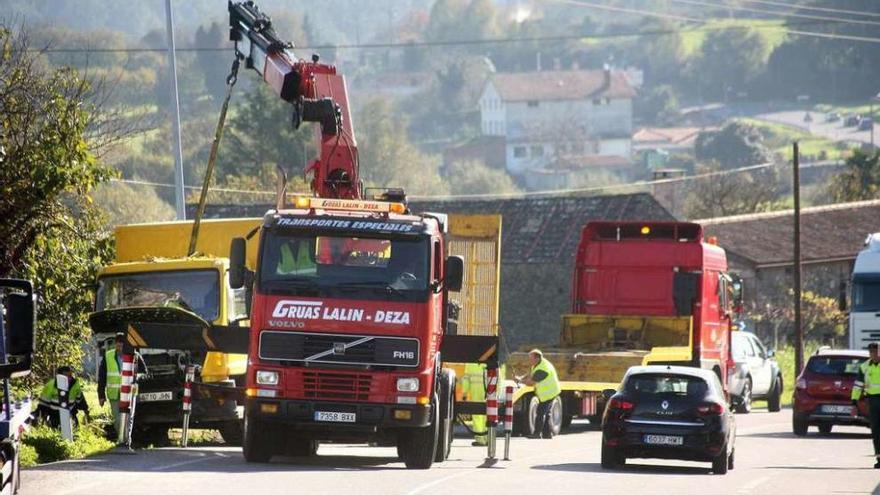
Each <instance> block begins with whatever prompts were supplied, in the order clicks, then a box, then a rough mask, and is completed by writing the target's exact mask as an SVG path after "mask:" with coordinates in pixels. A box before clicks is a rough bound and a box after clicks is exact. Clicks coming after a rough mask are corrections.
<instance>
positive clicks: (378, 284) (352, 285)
mask: <svg viewBox="0 0 880 495" xmlns="http://www.w3.org/2000/svg"><path fill="white" fill-rule="evenodd" d="M337 287H339V288H341V289H385V292H388V293H389V294H394V295H397V296H401V297H403V295H404V294H403V292H401V291H400V289H398V288H396V287H394V286H392V285H391V284H389V283H388V282H386V281H384V280H366V281H362V282H342V283H341V284H338V285H337Z"/></svg>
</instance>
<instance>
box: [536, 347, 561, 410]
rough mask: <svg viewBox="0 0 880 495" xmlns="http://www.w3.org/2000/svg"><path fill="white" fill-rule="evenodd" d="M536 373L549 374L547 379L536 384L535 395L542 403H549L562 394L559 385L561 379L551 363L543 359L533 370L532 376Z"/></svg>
mask: <svg viewBox="0 0 880 495" xmlns="http://www.w3.org/2000/svg"><path fill="white" fill-rule="evenodd" d="M536 371H543V372H545V373H547V377H546V378H544V379H543V380H541V381H540V382H537V383H535V395H537V396H538V400H539V401H541V402H547V401H548V400H552V399H553V398H554V397H556V396H557V395H559V394H560V393H562V387H561V386H560V385H559V377H558V376H557V375H556V368H554V367H553V364H552V363H550V361H547V360H546V359H544V358H541V362H539V363H538V364H536V365H535V366H534V367H533V368H532V376H535V372H536Z"/></svg>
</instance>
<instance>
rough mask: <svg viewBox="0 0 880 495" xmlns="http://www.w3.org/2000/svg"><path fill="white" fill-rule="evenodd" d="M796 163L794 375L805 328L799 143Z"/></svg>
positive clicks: (799, 364) (798, 366)
mask: <svg viewBox="0 0 880 495" xmlns="http://www.w3.org/2000/svg"><path fill="white" fill-rule="evenodd" d="M792 150H793V153H792V162H793V163H794V170H793V178H794V185H793V189H794V267H793V269H794V332H795V334H794V368H795V369H794V375H795V376H798V375H800V373H801V370H802V369H803V367H804V327H803V319H802V315H801V172H800V157H799V152H798V143H797V141H795V142H794V143H792Z"/></svg>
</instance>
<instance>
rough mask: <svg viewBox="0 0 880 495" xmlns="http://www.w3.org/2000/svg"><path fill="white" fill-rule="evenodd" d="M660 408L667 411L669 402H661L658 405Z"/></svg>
mask: <svg viewBox="0 0 880 495" xmlns="http://www.w3.org/2000/svg"><path fill="white" fill-rule="evenodd" d="M660 407H662V408H663V410H664V411H665V410H667V409H669V401H667V400H664V401H663V402H661V403H660Z"/></svg>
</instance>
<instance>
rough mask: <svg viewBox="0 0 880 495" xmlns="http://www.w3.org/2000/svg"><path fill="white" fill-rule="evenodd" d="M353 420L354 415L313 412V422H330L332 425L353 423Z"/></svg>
mask: <svg viewBox="0 0 880 495" xmlns="http://www.w3.org/2000/svg"><path fill="white" fill-rule="evenodd" d="M355 419H356V418H355V414H354V413H344V412H327V411H315V421H330V422H332V423H354V422H355Z"/></svg>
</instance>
